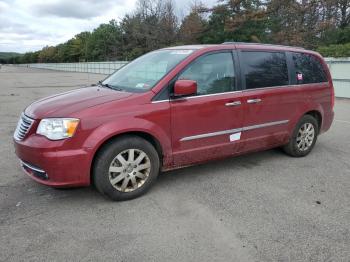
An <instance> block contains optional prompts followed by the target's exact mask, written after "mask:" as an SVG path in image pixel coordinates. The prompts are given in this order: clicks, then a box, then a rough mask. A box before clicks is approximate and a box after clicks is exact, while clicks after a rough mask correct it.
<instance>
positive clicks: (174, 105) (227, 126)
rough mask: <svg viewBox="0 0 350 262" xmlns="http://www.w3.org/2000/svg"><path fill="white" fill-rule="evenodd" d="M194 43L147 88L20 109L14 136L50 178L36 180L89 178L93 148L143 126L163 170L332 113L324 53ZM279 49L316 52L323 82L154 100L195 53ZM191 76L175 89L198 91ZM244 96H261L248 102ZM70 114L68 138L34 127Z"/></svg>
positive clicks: (259, 143)
mask: <svg viewBox="0 0 350 262" xmlns="http://www.w3.org/2000/svg"><path fill="white" fill-rule="evenodd" d="M186 48H187V49H191V48H193V49H195V51H194V52H193V53H192V54H191V55H190V56H188V57H187V58H186V59H184V60H183V61H182V62H181V63H179V64H178V65H177V66H176V67H175V68H174V69H173V70H171V71H170V72H169V73H168V74H167V75H166V76H165V77H163V78H162V79H161V80H160V81H159V82H158V83H157V84H156V85H155V87H154V88H153V89H152V90H150V91H147V92H145V93H127V92H119V91H115V90H111V89H107V88H99V87H89V88H82V89H78V90H74V91H70V92H67V93H64V94H60V95H55V96H51V97H49V98H45V99H42V100H39V101H37V102H34V103H33V104H31V105H30V106H29V107H28V108H27V109H26V110H25V114H26V115H27V116H28V117H30V118H33V119H35V122H34V124H33V125H32V127H31V128H30V130H29V132H28V134H27V135H26V136H25V138H24V139H23V140H22V141H15V142H14V144H15V149H16V153H17V155H18V157H19V158H20V159H21V160H22V161H25V162H27V163H29V164H31V165H33V166H36V167H38V168H40V169H43V170H45V171H46V172H47V174H48V176H49V179H48V180H41V179H39V178H35V177H34V176H33V175H32V174H29V175H30V176H31V177H32V178H33V179H35V180H36V181H38V182H40V183H43V184H47V185H52V186H86V185H89V184H90V172H91V166H92V163H93V158H94V155H95V154H96V152H97V150H98V149H99V148H100V147H101V145H102V144H103V143H104V142H106V141H107V140H108V139H110V138H112V137H115V136H118V135H121V134H126V133H130V132H133V133H135V134H137V133H146V134H148V135H149V136H152V137H153V138H154V140H156V141H158V142H159V144H160V146H161V150H162V154H163V157H162V159H163V163H162V168H163V170H169V169H173V168H176V167H181V166H186V165H192V164H195V163H200V162H205V161H208V160H211V159H217V158H223V157H227V156H232V155H238V154H243V153H246V152H251V151H258V150H263V149H267V148H272V147H276V146H280V145H283V144H285V143H286V142H287V141H288V139H289V136H290V135H291V132H292V130H293V128H294V126H295V124H296V123H297V122H298V120H299V119H300V118H301V117H302V116H303V115H304V114H305V113H307V112H309V111H316V112H318V113H319V114H320V115H321V117H322V122H321V127H320V131H321V132H325V131H327V130H328V129H329V128H330V126H331V123H332V121H333V115H334V113H333V106H334V90H333V84H332V80H331V77H330V73H329V70H328V68H327V65H326V64H325V62H324V60H323V58H322V57H321V56H320V55H319V54H317V53H315V52H311V51H306V50H300V49H296V48H291V47H281V46H268V45H258V44H257V45H251V44H249V45H246V44H236V45H233V44H230V45H203V46H192V47H186ZM235 49H238V50H244V49H249V50H279V51H293V52H305V53H308V54H312V55H314V56H316V57H317V58H318V59H319V60H320V61H321V63H322V65H323V66H324V69H325V71H326V73H327V77H328V82H326V83H320V84H309V85H291V86H284V87H273V88H262V89H255V90H242V91H240V92H230V93H223V94H217V95H213V96H202V97H197V98H194V99H189V98H178V99H175V98H170V101H163V102H157V103H152V99H154V97H155V96H156V95H157V94H158V93H159V92H160V91H161V90H162V89H163V88H166V86H167V84H168V83H169V81H170V80H172V79H173V78H174V77H175V76H176V75H177V74H178V73H179V72H180V71H182V70H183V69H184V68H185V67H186V66H187V65H188V64H190V63H191V62H192V61H193V60H194V59H196V58H197V57H199V56H201V55H203V54H205V53H208V52H212V51H218V50H235ZM195 91H196V85H195V82H194V83H193V81H188V80H180V81H177V83H176V84H175V91H174V94H175V95H176V94H182V95H186V94H190V93H195ZM249 99H261V100H262V101H261V102H260V103H256V104H248V103H247V100H249ZM232 102H240V105H239V106H225V104H226V103H232ZM49 117H73V118H79V119H80V123H79V126H78V129H77V130H76V133H75V135H74V136H73V137H72V138H68V139H65V140H59V141H50V140H48V139H47V138H45V137H43V136H41V135H37V134H36V128H37V126H38V124H39V122H40V120H41V119H43V118H49ZM283 119H287V120H289V122H288V123H287V124H284V125H274V126H270V127H266V128H260V129H252V130H247V131H242V134H241V137H240V140H238V141H235V142H231V141H230V139H229V135H230V134H223V135H217V136H212V137H205V138H201V139H193V140H188V141H183V140H181V139H183V138H184V137H190V136H194V135H197V134H208V133H213V132H218V131H222V130H231V129H239V128H241V127H246V126H254V125H257V124H261V123H268V122H274V121H277V120H283Z"/></svg>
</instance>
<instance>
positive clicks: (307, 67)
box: [293, 53, 327, 84]
mask: <svg viewBox="0 0 350 262" xmlns="http://www.w3.org/2000/svg"><path fill="white" fill-rule="evenodd" d="M293 61H294V66H295V71H296V74H297V76H296V77H297V81H298V84H311V83H322V82H326V81H327V76H326V73H325V71H324V69H323V66H322V64H321V63H320V61H318V60H317V59H316V57H314V56H313V55H309V54H303V53H293Z"/></svg>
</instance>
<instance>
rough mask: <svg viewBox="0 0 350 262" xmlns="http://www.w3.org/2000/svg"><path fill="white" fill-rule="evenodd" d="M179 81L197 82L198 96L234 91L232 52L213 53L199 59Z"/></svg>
mask: <svg viewBox="0 0 350 262" xmlns="http://www.w3.org/2000/svg"><path fill="white" fill-rule="evenodd" d="M178 79H186V80H194V81H196V82H197V95H207V94H215V93H223V92H229V91H232V89H233V88H234V87H235V72H234V68H233V60H232V54H231V52H222V53H213V54H209V55H205V56H202V57H199V58H198V59H197V60H195V61H194V62H193V63H192V64H191V65H190V66H189V67H187V68H186V69H185V71H184V72H182V73H181V74H180V75H179V77H178Z"/></svg>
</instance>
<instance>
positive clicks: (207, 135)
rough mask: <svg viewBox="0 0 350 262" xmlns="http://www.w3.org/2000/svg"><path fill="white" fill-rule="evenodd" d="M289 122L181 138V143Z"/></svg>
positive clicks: (268, 123)
mask: <svg viewBox="0 0 350 262" xmlns="http://www.w3.org/2000/svg"><path fill="white" fill-rule="evenodd" d="M288 122H289V120H281V121H274V122H267V123H263V124H258V125H252V126H245V127H241V128H235V129H229V130H223V131H218V132H213V133H206V134H199V135H194V136H187V137H183V138H181V139H180V141H181V142H182V141H190V140H194V139H201V138H206V137H212V136H221V135H225V134H232V133H237V132H242V131H248V130H253V129H258V128H264V127H269V126H275V125H283V124H287V123H288Z"/></svg>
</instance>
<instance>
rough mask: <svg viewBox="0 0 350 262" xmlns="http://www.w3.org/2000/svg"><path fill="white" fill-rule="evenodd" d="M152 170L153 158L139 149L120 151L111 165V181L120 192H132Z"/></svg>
mask: <svg viewBox="0 0 350 262" xmlns="http://www.w3.org/2000/svg"><path fill="white" fill-rule="evenodd" d="M150 171H151V160H150V158H149V157H148V156H147V154H146V153H145V152H143V151H142V150H139V149H127V150H124V151H122V152H121V153H119V154H118V155H117V156H116V157H115V158H114V159H113V160H112V162H111V164H110V166H109V181H110V183H111V185H112V186H113V187H114V188H115V189H117V190H118V191H120V192H132V191H134V190H136V189H138V188H140V187H142V185H143V184H144V183H145V182H146V180H147V178H148V177H149V175H150Z"/></svg>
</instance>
